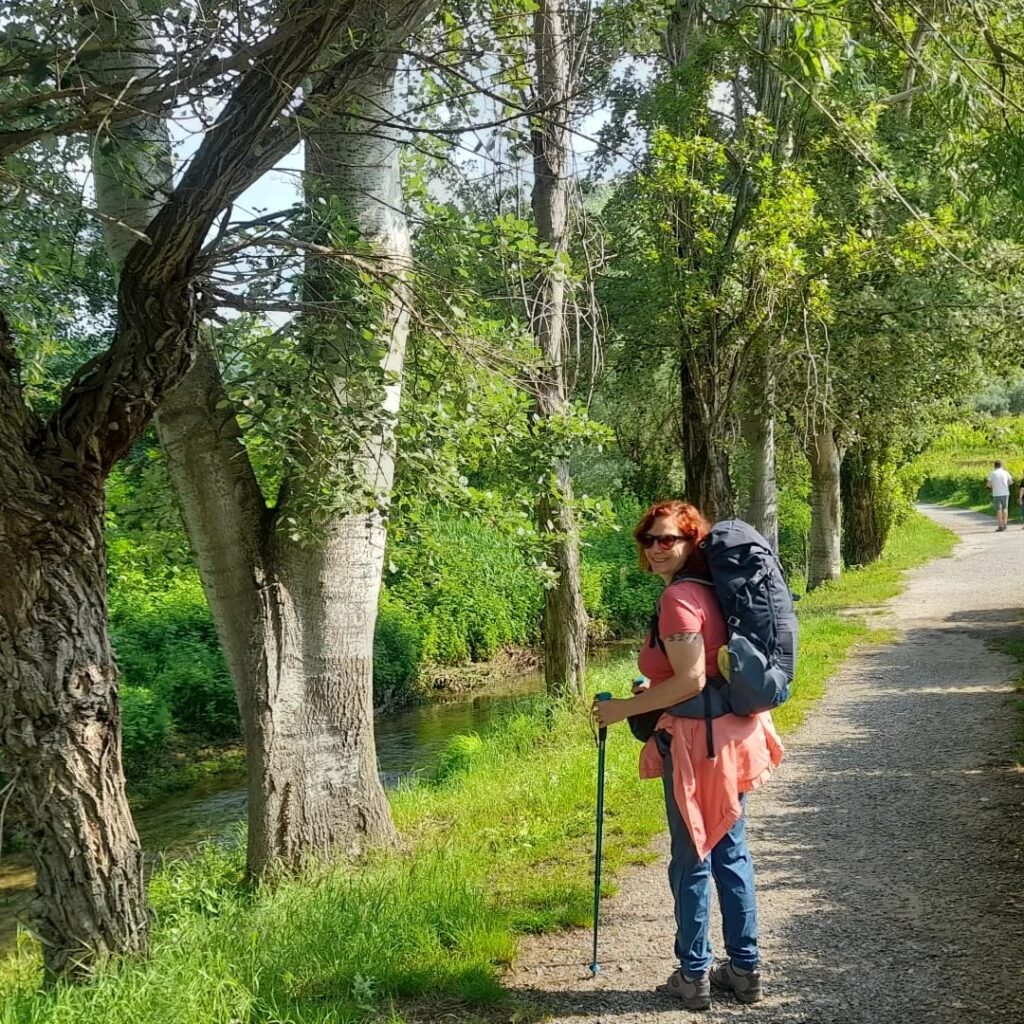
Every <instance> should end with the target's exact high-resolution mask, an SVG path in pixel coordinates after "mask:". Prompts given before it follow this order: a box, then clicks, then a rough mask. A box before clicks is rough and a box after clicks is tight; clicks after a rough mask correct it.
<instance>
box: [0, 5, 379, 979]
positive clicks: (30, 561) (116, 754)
mask: <svg viewBox="0 0 1024 1024" xmlns="http://www.w3.org/2000/svg"><path fill="white" fill-rule="evenodd" d="M352 6H354V5H350V4H348V3H337V4H329V3H326V2H323V3H321V2H320V0H300V2H298V3H296V4H290V5H284V6H283V7H282V8H281V9H280V12H279V14H280V17H279V19H278V21H277V23H276V24H275V25H273V26H272V28H271V31H270V32H269V33H268V35H267V37H266V38H265V39H264V40H263V41H262V43H261V49H260V55H259V56H260V59H259V60H258V61H250V62H249V64H248V65H247V66H246V67H245V68H243V70H242V71H241V73H240V74H239V75H238V76H237V79H236V80H235V81H234V82H233V83H232V85H231V87H230V92H229V93H228V95H227V96H226V99H225V102H224V104H223V106H222V108H221V111H220V115H219V119H218V123H217V125H215V126H214V127H213V128H211V129H210V130H209V131H208V132H206V133H205V135H204V137H203V140H202V141H201V143H200V144H199V147H198V149H197V151H196V153H195V155H194V156H193V157H192V159H191V160H190V161H189V163H188V166H187V167H186V169H185V170H184V172H183V175H182V178H181V181H180V182H179V184H178V185H177V186H175V187H174V188H173V190H172V191H170V193H169V195H166V196H161V198H162V199H163V201H162V202H160V203H159V204H157V205H159V210H158V212H156V214H155V216H154V217H153V219H152V220H151V221H150V223H149V224H148V225H146V237H147V242H146V244H144V245H143V244H141V243H137V244H135V245H134V246H133V247H132V248H131V250H130V251H129V252H128V253H127V256H126V258H125V259H124V265H123V268H122V272H121V280H120V283H119V288H118V306H117V321H116V327H115V330H114V335H113V339H112V341H111V344H110V346H109V348H108V349H107V350H106V351H105V352H103V353H101V354H100V355H99V356H98V357H97V358H95V359H93V360H90V361H89V362H88V363H87V364H85V365H83V366H81V367H79V369H78V371H77V373H76V374H75V376H74V378H73V379H72V381H71V383H70V384H69V385H68V387H67V388H66V389H65V390H64V393H63V395H62V397H61V400H60V404H59V406H58V408H57V409H56V411H55V412H54V413H53V415H52V416H51V417H50V418H49V419H48V420H47V421H46V422H45V423H43V422H40V421H39V420H38V419H37V418H36V417H34V415H33V414H32V412H31V410H29V409H28V408H27V406H26V405H25V402H24V400H23V396H22V394H21V387H20V383H19V367H18V362H17V358H16V356H15V354H14V348H13V345H12V343H11V340H10V338H9V337H8V335H7V332H6V325H5V324H3V322H2V318H0V573H3V574H4V580H5V583H4V587H3V588H2V590H0V620H2V623H0V624H2V627H3V628H2V629H0V742H2V743H3V748H4V762H5V766H6V767H7V768H8V770H9V771H11V773H12V785H13V787H14V788H13V790H12V792H13V793H14V794H15V797H14V798H15V799H16V800H17V801H18V805H19V807H20V808H21V809H22V813H23V816H24V818H25V819H26V820H27V821H28V822H29V830H28V834H29V841H30V844H31V849H32V856H33V859H34V861H35V864H36V869H37V872H38V882H37V885H38V893H39V895H38V897H37V899H36V900H35V902H34V904H33V910H32V915H33V919H34V920H35V922H36V926H37V928H38V930H39V932H40V934H41V936H42V938H43V939H44V943H45V945H44V954H43V956H44V964H45V966H46V969H47V971H48V972H49V973H50V974H51V975H55V974H62V975H64V976H71V977H75V976H79V975H82V974H84V973H86V972H87V971H88V970H89V969H90V967H91V966H92V964H93V963H94V962H96V961H97V960H101V959H103V958H105V957H106V956H108V955H110V954H112V953H118V954H120V953H135V952H138V951H140V950H142V949H144V948H145V944H146V916H145V911H144V900H143V887H142V858H141V854H140V851H139V843H138V838H137V836H136V835H135V831H134V828H133V827H132V822H131V818H130V815H129V813H128V805H127V802H126V800H125V795H124V784H123V774H122V769H121V747H120V734H119V726H120V711H119V705H118V698H117V690H116V682H115V678H116V673H115V669H114V665H113V659H112V656H111V651H110V647H109V643H108V639H107V634H106V626H105V622H106V590H105V554H104V549H103V518H104V502H103V485H104V482H105V479H106V476H107V474H108V473H109V472H110V470H111V468H112V467H113V466H114V465H115V464H116V462H117V461H118V460H119V459H120V458H122V457H123V456H124V455H125V454H126V453H127V452H128V450H129V449H130V447H131V445H132V444H133V443H134V442H135V441H136V440H137V439H138V438H139V436H140V435H141V434H142V432H143V431H144V430H145V429H146V427H147V426H148V424H149V422H150V420H151V418H152V416H153V412H154V409H155V408H156V406H157V405H158V404H159V402H160V401H161V399H162V398H163V397H164V395H165V394H166V392H167V391H168V390H169V389H171V388H173V386H174V385H175V384H176V383H177V382H178V381H179V380H180V379H181V377H182V376H183V375H184V374H185V373H186V372H187V370H188V368H189V366H190V365H191V362H192V358H193V352H194V348H195V341H196V334H197V331H196V317H197V308H198V303H197V295H196V291H197V287H196V286H197V282H196V278H197V275H198V273H199V268H200V261H199V260H198V259H197V256H198V251H199V248H200V247H201V245H202V244H203V242H204V240H205V239H206V237H207V234H208V232H209V230H210V228H211V226H212V225H213V223H214V221H215V220H216V218H217V216H218V215H219V214H220V213H221V212H222V211H223V210H224V209H225V208H229V207H230V206H231V204H232V203H233V202H234V201H235V200H236V199H237V198H238V196H239V195H240V194H241V192H242V191H244V189H245V188H247V187H248V185H250V184H251V183H252V182H253V181H254V180H256V179H257V178H259V177H260V176H262V174H264V173H265V172H266V171H267V170H269V169H270V167H272V166H273V165H274V163H276V161H277V160H278V159H279V158H280V157H281V156H282V155H284V153H286V152H287V151H288V150H289V149H290V148H291V146H292V144H293V140H294V139H295V138H296V136H297V133H298V127H297V125H296V122H298V121H299V120H300V118H299V117H296V116H286V117H283V118H282V116H281V114H282V111H283V110H284V109H285V108H286V107H288V106H290V105H292V104H293V101H294V98H295V90H296V85H297V83H299V82H301V81H302V80H303V78H305V77H306V76H307V75H308V74H309V73H310V72H311V71H312V69H313V68H314V67H315V65H316V63H317V61H318V60H319V59H320V56H321V54H322V52H323V51H324V49H325V47H326V45H327V43H328V40H329V39H332V38H335V37H337V35H338V34H339V32H340V31H341V29H342V26H343V25H344V24H345V23H346V22H347V21H348V20H349V19H350V16H351V10H352ZM83 11H85V13H84V14H83V17H95V18H96V19H98V21H99V22H100V23H102V22H103V20H104V19H113V20H115V21H116V20H118V19H120V21H121V24H122V25H123V26H124V31H125V33H126V35H125V36H122V35H121V33H120V30H118V36H117V41H116V42H115V43H114V44H112V45H113V46H114V47H115V49H116V46H117V45H119V44H120V41H121V40H122V39H124V43H125V45H124V47H123V49H124V52H125V53H132V51H133V50H143V51H145V50H147V46H146V44H145V41H144V40H145V38H148V37H146V36H145V33H144V32H142V31H141V30H140V31H139V33H137V34H134V35H133V32H134V30H135V29H136V28H139V24H140V22H139V21H138V20H136V22H133V20H132V19H133V18H135V19H138V10H137V8H136V7H135V6H134V4H132V3H130V2H128V0H124V2H122V0H111V2H110V3H109V4H104V3H100V4H97V5H88V6H87V7H86V8H83ZM372 44H373V45H374V48H376V46H377V45H378V44H380V45H381V46H382V47H383V48H384V49H385V50H388V51H389V47H388V46H387V45H385V43H383V42H381V41H380V40H378V39H376V38H374V39H373V40H372ZM355 49H356V51H357V52H356V54H354V56H353V60H352V61H350V62H348V63H346V64H345V65H344V66H343V67H339V68H337V69H336V71H335V73H334V74H333V75H332V77H331V81H330V84H329V87H325V88H324V89H322V90H319V91H318V92H317V93H316V96H315V99H316V100H318V101H322V102H327V101H328V97H330V96H333V95H335V94H336V93H337V92H340V91H341V90H342V89H343V87H344V86H345V85H346V84H347V83H349V82H350V81H351V79H352V78H353V77H354V74H355V72H356V71H357V70H358V69H359V68H360V67H363V66H365V65H366V64H368V63H370V62H371V60H372V58H373V57H374V55H375V50H370V49H368V47H367V46H366V45H365V41H363V40H361V39H360V41H359V42H358V43H357V44H356V46H355ZM389 52H390V51H389ZM116 56H117V55H116V54H115V57H116ZM143 57H144V54H141V53H140V54H135V55H134V57H133V58H132V59H137V60H138V61H139V67H140V68H141V73H142V74H143V75H144V76H145V75H147V71H146V68H147V67H148V66H149V65H147V64H146V63H145V60H144V59H143ZM356 57H358V59H355V58H356ZM161 65H162V66H165V67H166V69H167V70H170V68H171V65H168V64H167V63H166V61H161ZM121 66H122V68H123V67H124V64H122V65H121ZM82 70H83V71H85V70H86V68H85V65H84V62H83V65H82ZM103 74H104V68H103V66H102V64H101V65H99V66H98V68H97V76H98V77H100V78H102V76H103ZM305 109H306V108H302V110H301V112H302V113H305ZM288 113H289V114H294V113H296V111H294V110H291V111H288ZM116 121H117V123H118V124H123V123H124V119H122V118H117V119H116ZM89 123H91V122H89ZM12 134H17V133H12ZM100 141H101V142H102V143H103V144H102V145H98V146H97V147H96V148H97V149H98V150H101V149H103V148H104V145H105V144H106V143H107V141H108V140H107V136H104V137H103V139H102V140H100ZM136 148H138V147H136ZM9 151H10V150H9ZM160 162H161V161H160V158H157V159H153V160H151V161H150V162H149V166H150V168H151V169H155V168H157V167H159V166H160ZM133 166H135V167H138V166H141V162H138V163H136V164H134V165H133ZM146 173H147V174H148V172H146ZM159 176H160V175H159V174H157V173H156V171H155V170H154V173H153V177H154V179H155V178H156V177H159ZM126 178H131V175H127V174H126ZM109 184H110V181H109V180H107V181H105V182H104V185H103V186H102V188H101V192H103V193H104V195H106V196H108V197H109V193H110V189H109V188H108V186H109ZM148 184H152V182H149V183H148ZM148 184H147V182H146V181H143V182H139V181H137V180H126V181H125V188H140V187H148ZM166 185H167V182H166V181H164V182H163V185H162V186H161V187H164V186H166ZM150 198H154V199H155V198H156V193H152V194H151V196H150ZM105 201H109V198H108V199H107V200H105ZM154 208H155V205H150V204H149V203H148V202H140V203H138V204H135V203H132V204H125V205H124V206H123V207H122V208H121V210H120V211H119V212H118V214H117V215H118V216H121V215H123V216H125V217H127V216H131V217H136V216H137V217H139V218H140V219H141V218H142V217H144V216H148V212H149V211H150V210H151V209H154ZM128 234H129V235H131V232H130V231H129V232H128Z"/></svg>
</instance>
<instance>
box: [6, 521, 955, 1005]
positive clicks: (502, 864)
mask: <svg viewBox="0 0 1024 1024" xmlns="http://www.w3.org/2000/svg"><path fill="white" fill-rule="evenodd" d="M952 543H953V539H952V536H951V535H950V534H948V533H947V532H946V531H944V530H941V529H939V528H937V527H935V526H934V525H933V524H930V523H928V522H927V521H925V520H924V519H923V518H921V517H916V516H915V517H913V518H912V519H911V520H910V521H908V522H907V523H905V524H903V525H902V526H900V527H899V528H898V529H897V530H896V531H895V533H894V535H893V537H892V539H891V542H890V545H889V547H888V549H887V552H886V555H885V558H884V559H883V560H882V562H880V563H879V564H877V565H874V566H870V567H868V568H865V569H861V570H856V571H853V572H850V573H848V574H846V575H845V576H844V578H843V579H842V580H841V581H839V582H838V583H836V584H833V585H828V586H825V587H822V588H820V589H819V590H818V591H816V592H815V593H813V594H811V595H808V596H807V597H806V598H804V599H803V600H802V601H801V602H800V605H799V614H800V620H801V630H802V636H801V664H800V669H799V674H798V679H797V684H796V687H795V692H794V696H793V697H792V698H791V700H790V701H789V702H788V703H787V705H785V707H784V708H783V709H781V710H780V713H779V715H778V720H779V723H780V725H781V727H782V728H783V729H784V730H786V729H791V728H793V727H794V726H795V725H796V724H798V722H799V721H800V720H801V718H802V717H803V715H804V713H805V712H806V710H807V708H808V707H809V706H810V704H811V703H813V701H814V700H815V699H817V697H818V696H819V695H820V694H821V692H822V691H823V688H824V685H825V681H826V679H827V678H828V676H829V675H831V674H832V672H834V671H835V669H836V668H837V667H838V665H839V664H840V663H841V662H842V660H843V659H844V658H845V657H846V655H847V654H848V653H849V650H850V648H851V647H852V646H853V645H854V644H855V643H856V642H857V641H858V640H860V639H863V638H865V637H867V636H869V635H872V629H871V626H870V624H869V621H868V619H869V617H870V615H869V613H870V610H871V608H873V607H875V606H877V605H878V604H879V603H880V602H881V601H883V600H885V599H886V598H888V597H890V596H892V594H894V593H896V592H897V590H898V589H899V586H900V573H901V570H902V569H905V568H907V567H909V566H912V565H917V564H920V563H921V562H923V561H926V560H927V559H928V558H930V557H933V556H935V555H940V554H944V553H946V552H947V551H948V550H949V549H950V548H951V546H952ZM876 638H877V636H876ZM631 672H632V660H631V658H630V657H629V656H628V655H623V656H622V657H619V658H617V659H615V660H613V661H612V662H610V663H609V664H607V665H605V666H602V667H600V668H599V669H596V670H593V671H592V672H591V675H590V679H589V687H590V688H591V689H594V690H597V689H610V690H612V691H614V692H617V693H624V692H625V691H626V690H627V689H628V680H629V678H630V675H631ZM636 756H637V746H636V744H635V743H634V742H633V741H632V740H631V738H630V737H629V736H628V734H626V732H625V731H624V730H618V731H617V732H615V733H614V734H613V736H612V738H611V740H610V742H609V765H608V791H609V804H608V817H607V835H606V851H605V852H606V859H605V871H606V875H605V877H606V878H607V879H609V887H611V885H612V884H613V883H612V881H611V880H612V879H613V878H614V875H615V872H616V871H617V870H619V869H621V867H622V866H623V865H625V864H628V863H630V862H635V861H637V860H643V859H646V858H647V857H648V856H649V854H647V853H646V852H645V851H646V848H647V841H648V840H649V839H650V837H651V836H653V835H654V834H655V833H656V832H658V831H660V830H661V829H662V827H663V821H662V810H661V804H660V797H659V794H658V793H657V792H655V788H654V787H652V785H651V784H645V783H642V782H641V781H640V780H639V779H638V778H637V773H636ZM594 777H595V773H594V745H593V740H592V738H591V735H590V731H589V725H588V720H587V717H586V715H585V714H582V713H581V712H580V711H579V710H577V709H566V708H554V709H547V708H545V706H544V702H543V700H542V699H541V698H539V697H537V698H532V699H525V700H523V701H518V702H515V704H514V706H510V707H508V708H507V709H506V710H505V712H504V713H503V714H502V715H501V717H500V719H499V720H498V721H497V722H496V723H495V724H494V725H493V726H492V728H491V729H489V730H488V731H487V732H486V733H484V734H483V735H482V736H480V735H476V734H473V733H467V734H465V735H463V736H459V737H456V738H455V739H453V740H452V741H450V742H449V744H448V746H447V747H446V748H445V750H444V751H443V753H442V755H441V757H440V758H439V761H438V765H437V768H436V770H435V772H434V775H433V778H432V779H430V780H424V781H419V782H417V783H415V784H407V785H404V786H400V787H399V788H398V790H397V791H396V792H395V793H394V794H393V798H392V805H393V808H394V814H395V818H396V821H397V823H398V825H399V827H400V829H401V831H402V833H403V835H404V836H405V838H406V841H407V844H408V845H407V848H406V849H405V850H404V851H403V852H400V853H393V854H380V855H378V856H376V857H374V858H371V859H370V860H369V861H368V862H367V863H365V864H363V865H361V866H359V867H358V868H355V867H350V866H338V865H335V866H326V867H324V868H322V869H319V870H311V871H310V872H308V873H307V874H306V875H305V876H303V877H302V878H299V879H294V880H291V881H288V882H286V883H284V884H282V885H280V886H278V887H276V888H273V889H271V888H266V889H261V890H258V891H256V892H252V891H248V890H246V889H245V888H244V887H243V885H242V881H241V878H242V875H241V868H242V856H241V851H240V850H238V849H233V848H230V847H224V846H216V845H212V846H208V847H206V848H205V849H204V851H203V852H202V853H201V854H200V856H198V857H197V858H194V859H193V860H192V861H190V862H185V861H182V862H177V863H174V864H170V865H168V866H166V867H165V868H164V870H162V871H161V872H159V873H158V874H157V875H156V876H155V877H154V879H153V881H152V883H151V895H152V901H153V906H154V909H155V911H156V923H155V927H154V933H153V953H152V956H151V957H150V959H149V960H148V961H147V962H145V963H128V964H124V965H122V966H120V967H118V968H110V969H107V970H105V971H103V972H102V973H101V975H100V976H99V978H98V979H97V981H96V982H95V984H93V985H91V986H89V987H86V988H81V989H66V988H59V989H57V990H55V991H53V992H50V993H47V994H43V995H38V994H35V992H34V988H35V986H36V984H37V982H38V980H39V959H38V956H37V954H36V951H35V950H34V949H33V948H32V944H31V942H30V941H28V940H25V941H23V942H22V944H21V948H20V950H19V952H18V954H17V955H16V956H14V957H12V958H10V959H9V960H8V961H7V962H6V963H5V964H4V966H3V968H2V969H0V997H2V999H3V1003H2V1006H0V1021H2V1022H4V1024H8V1022H10V1024H27V1022H39V1021H54V1022H58V1021H59V1022H64V1021H67V1022H69V1024H70V1022H71V1021H74V1022H75V1024H99V1022H103V1024H112V1022H114V1021H117V1022H130V1024H136V1022H138V1024H148V1022H154V1024H156V1022H158V1021H159V1022H160V1024H200V1022H203V1024H205V1022H208V1021H228V1020H240V1021H241V1020H245V1021H252V1022H256V1021H271V1020H276V1021H290V1022H294V1024H312V1022H317V1024H327V1022H331V1024H340V1022H346V1021H361V1020H367V1019H375V1020H388V1021H393V1022H396V1024H397V1022H399V1021H409V1020H413V1019H437V1017H438V1015H439V1013H440V1012H441V1011H442V1009H444V1007H442V1006H441V1004H443V1003H445V1002H448V1003H451V1002H453V1001H454V1002H456V1003H457V1004H458V1005H459V1006H461V1007H463V1008H465V1011H466V1014H467V1016H472V1015H473V1014H474V1013H479V1014H480V1015H485V1014H486V1013H487V1012H488V1011H487V1010H486V1007H488V1006H491V1005H493V1004H495V1003H498V1004H500V1003H501V1001H502V1000H503V999H504V998H505V996H504V993H503V990H502V988H501V985H500V972H501V969H502V967H503V965H504V964H506V963H508V962H509V960H510V959H511V958H512V957H513V956H514V954H515V945H516V936H517V935H518V934H521V933H523V932H529V931H537V930H543V929H551V928H558V927H562V926H565V925H570V924H584V923H586V921H587V919H588V916H589V913H590V899H591V885H592V881H591V878H592V876H591V873H590V869H591V838H592V815H593V800H594V780H595V779H594ZM586 959H587V951H586V950H583V949H581V950H580V962H581V964H583V963H585V962H586ZM424 1005H426V1006H427V1009H426V1010H424V1009H423V1006H424ZM474 1007H475V1008H476V1009H473V1008H474ZM449 1008H450V1007H449ZM507 1016H508V1015H507V1014H505V1017H506V1018H507Z"/></svg>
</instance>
